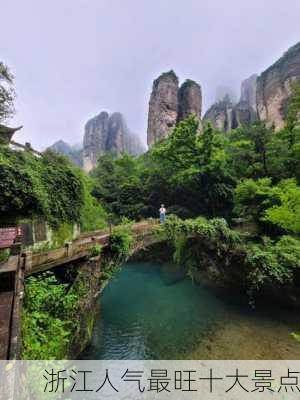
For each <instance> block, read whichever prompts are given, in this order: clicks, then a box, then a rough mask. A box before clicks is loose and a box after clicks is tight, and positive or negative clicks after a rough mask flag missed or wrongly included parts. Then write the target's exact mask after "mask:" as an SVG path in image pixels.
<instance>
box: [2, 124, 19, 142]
mask: <svg viewBox="0 0 300 400" xmlns="http://www.w3.org/2000/svg"><path fill="white" fill-rule="evenodd" d="M22 128H23V127H22V126H18V127H17V128H11V127H9V126H6V125H2V124H0V139H4V141H5V142H8V143H9V142H10V141H11V139H12V137H13V135H14V133H15V132H17V131H18V130H20V129H22Z"/></svg>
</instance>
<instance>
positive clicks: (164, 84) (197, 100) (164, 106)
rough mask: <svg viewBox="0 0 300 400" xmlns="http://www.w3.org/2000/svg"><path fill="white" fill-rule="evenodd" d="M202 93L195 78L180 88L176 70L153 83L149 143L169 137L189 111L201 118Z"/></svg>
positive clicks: (149, 114)
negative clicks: (177, 123)
mask: <svg viewBox="0 0 300 400" xmlns="http://www.w3.org/2000/svg"><path fill="white" fill-rule="evenodd" d="M201 109H202V93H201V87H200V85H199V84H197V83H196V82H195V81H192V80H190V79H188V80H186V81H185V82H184V83H183V84H182V85H181V87H180V88H179V81H178V77H177V75H176V74H175V72H174V71H173V70H171V71H169V72H165V73H163V74H161V75H160V76H159V77H158V78H157V79H155V81H154V82H153V87H152V93H151V97H150V102H149V113H148V130H147V142H148V145H149V146H152V145H153V144H154V143H156V142H159V141H160V140H162V139H164V138H165V137H167V136H168V134H169V132H170V130H171V129H172V128H173V127H174V126H175V124H176V122H178V121H181V120H182V119H184V118H186V117H187V116H188V115H189V114H192V113H193V114H196V116H197V117H198V118H199V120H200V119H201Z"/></svg>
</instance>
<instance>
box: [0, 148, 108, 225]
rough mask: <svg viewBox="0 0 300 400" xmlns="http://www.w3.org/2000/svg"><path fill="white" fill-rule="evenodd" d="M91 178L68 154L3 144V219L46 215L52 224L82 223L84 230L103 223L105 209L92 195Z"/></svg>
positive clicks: (0, 158)
mask: <svg viewBox="0 0 300 400" xmlns="http://www.w3.org/2000/svg"><path fill="white" fill-rule="evenodd" d="M91 189H92V184H91V180H90V178H88V177H87V176H86V175H84V174H83V172H81V171H80V170H79V169H77V168H76V167H74V166H73V165H72V164H71V163H70V162H69V161H68V160H67V159H66V158H64V157H62V156H59V155H58V154H56V153H53V152H50V151H47V152H45V153H44V154H43V156H42V157H40V158H38V157H36V156H35V155H34V154H33V153H31V152H30V151H23V152H20V151H13V150H11V149H9V148H8V147H7V146H0V191H1V197H0V216H1V221H2V222H6V221H7V222H10V223H11V222H15V221H18V220H20V219H21V218H24V217H30V218H33V217H43V218H44V219H45V220H46V221H48V223H50V224H51V225H52V226H53V227H55V228H57V227H58V226H59V225H61V224H63V223H75V222H76V223H79V224H81V226H82V229H83V230H89V229H90V230H92V229H96V228H97V227H101V226H103V224H104V222H105V220H104V218H105V213H104V211H103V209H102V208H101V206H100V205H99V203H97V201H96V199H95V198H93V197H92V196H91V193H90V192H91Z"/></svg>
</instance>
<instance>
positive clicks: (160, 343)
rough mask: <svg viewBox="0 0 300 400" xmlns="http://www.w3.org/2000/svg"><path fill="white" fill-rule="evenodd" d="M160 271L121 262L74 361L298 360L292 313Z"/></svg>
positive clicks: (299, 327) (299, 321) (297, 325)
mask: <svg viewBox="0 0 300 400" xmlns="http://www.w3.org/2000/svg"><path fill="white" fill-rule="evenodd" d="M167 270H168V268H167V266H166V265H160V264H156V263H148V262H147V263H141V262H128V263H127V264H125V265H124V266H123V267H122V269H121V270H120V272H118V273H117V274H116V276H115V277H114V278H113V279H112V281H111V282H110V283H109V284H108V285H107V286H106V288H105V289H104V291H103V293H102V295H101V296H100V299H99V312H98V318H97V321H96V324H95V329H94V333H93V339H92V343H91V345H90V346H89V347H88V348H87V349H86V350H85V351H84V353H82V354H81V357H80V358H82V359H300V343H298V342H296V340H295V339H294V338H293V337H292V336H291V333H292V332H299V331H300V318H299V317H297V318H296V316H297V314H299V313H297V312H295V311H294V312H288V311H287V310H285V309H280V308H278V307H270V306H269V307H268V308H266V309H261V308H260V309H259V311H258V310H257V309H256V310H253V309H251V308H250V307H249V306H248V305H247V302H245V301H244V300H242V299H240V298H238V297H237V295H236V294H228V293H227V294H226V295H224V294H222V295H220V294H216V292H215V291H213V290H212V289H209V288H207V287H206V286H205V285H204V284H195V283H193V282H192V280H191V279H189V278H184V279H177V280H174V279H173V277H174V275H172V274H170V273H168V272H167Z"/></svg>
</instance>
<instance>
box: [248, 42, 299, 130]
mask: <svg viewBox="0 0 300 400" xmlns="http://www.w3.org/2000/svg"><path fill="white" fill-rule="evenodd" d="M294 80H300V43H298V44H296V45H295V46H293V47H291V48H290V49H289V50H288V51H287V52H286V53H285V54H284V55H283V56H282V57H281V58H280V59H279V60H278V61H276V62H275V63H274V64H273V65H272V66H271V67H270V68H268V69H267V70H266V71H264V72H263V73H262V74H261V75H260V76H259V78H258V80H257V97H256V99H257V111H258V116H259V119H260V120H263V121H267V124H268V125H274V126H275V129H276V130H278V129H281V128H283V126H284V116H285V107H286V104H287V99H288V97H289V96H290V94H291V83H292V82H293V81H294Z"/></svg>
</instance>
